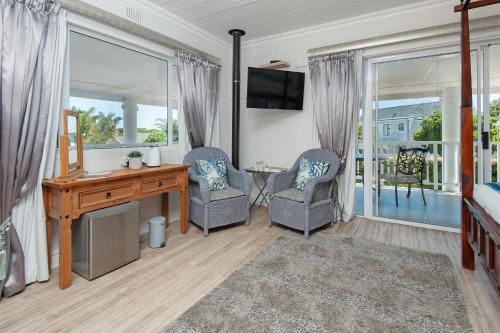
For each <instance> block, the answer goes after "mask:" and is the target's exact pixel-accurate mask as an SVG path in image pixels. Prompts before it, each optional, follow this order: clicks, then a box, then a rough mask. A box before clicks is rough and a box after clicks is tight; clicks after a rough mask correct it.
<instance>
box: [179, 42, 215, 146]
mask: <svg viewBox="0 0 500 333" xmlns="http://www.w3.org/2000/svg"><path fill="white" fill-rule="evenodd" d="M176 63H177V75H178V80H179V86H180V90H181V95H182V107H183V112H184V119H185V122H186V128H187V131H188V137H189V142H190V144H191V147H192V148H193V149H194V148H198V147H205V146H210V143H211V141H212V134H213V128H214V122H215V115H216V113H217V107H218V102H219V76H220V66H219V65H215V64H212V63H209V62H208V61H207V60H204V59H201V58H198V57H196V56H194V55H192V54H190V53H187V52H184V51H180V50H178V51H177V53H176Z"/></svg>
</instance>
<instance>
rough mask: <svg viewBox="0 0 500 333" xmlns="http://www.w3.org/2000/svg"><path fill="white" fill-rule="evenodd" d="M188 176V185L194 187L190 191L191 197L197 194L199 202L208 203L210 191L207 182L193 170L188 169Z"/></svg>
mask: <svg viewBox="0 0 500 333" xmlns="http://www.w3.org/2000/svg"><path fill="white" fill-rule="evenodd" d="M188 175H189V185H190V187H194V188H192V189H191V192H192V195H195V196H196V194H198V193H197V192H199V195H200V196H201V198H199V199H201V201H203V203H205V204H206V203H209V202H210V189H209V186H208V180H206V179H205V178H203V177H201V176H199V175H197V174H196V173H195V172H194V171H193V170H191V169H189V171H188Z"/></svg>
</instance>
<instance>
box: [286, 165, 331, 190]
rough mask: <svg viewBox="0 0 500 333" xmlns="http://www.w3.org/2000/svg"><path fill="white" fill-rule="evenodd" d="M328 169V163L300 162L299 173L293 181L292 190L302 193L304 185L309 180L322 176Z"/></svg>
mask: <svg viewBox="0 0 500 333" xmlns="http://www.w3.org/2000/svg"><path fill="white" fill-rule="evenodd" d="M329 168H330V162H320V161H316V160H307V159H305V158H303V159H301V160H300V164H299V171H298V172H297V177H295V180H294V181H293V185H292V186H293V188H295V189H297V190H301V191H304V188H305V187H306V183H307V181H308V180H309V179H312V178H320V177H322V176H324V175H325V174H326V173H327V172H328V169H329Z"/></svg>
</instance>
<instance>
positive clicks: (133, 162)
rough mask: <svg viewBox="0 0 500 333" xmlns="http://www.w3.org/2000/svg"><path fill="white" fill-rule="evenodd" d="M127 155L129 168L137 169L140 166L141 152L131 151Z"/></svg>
mask: <svg viewBox="0 0 500 333" xmlns="http://www.w3.org/2000/svg"><path fill="white" fill-rule="evenodd" d="M127 156H128V168H129V169H132V170H137V169H140V168H142V153H141V152H140V151H131V152H130V153H128V155H127Z"/></svg>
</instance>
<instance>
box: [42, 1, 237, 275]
mask: <svg viewBox="0 0 500 333" xmlns="http://www.w3.org/2000/svg"><path fill="white" fill-rule="evenodd" d="M83 1H85V2H87V3H89V4H91V5H93V6H95V7H99V8H100V9H103V10H106V11H108V12H111V13H113V14H115V15H118V16H121V17H124V18H126V17H125V10H126V7H127V6H130V7H132V8H133V9H136V10H139V11H140V12H141V13H142V21H143V25H144V26H145V27H147V28H149V29H152V30H155V31H157V32H159V33H162V34H164V35H166V36H168V37H170V38H173V39H175V40H178V41H180V42H182V43H184V44H187V45H190V46H192V47H194V48H196V49H198V50H200V51H203V52H205V53H207V54H210V55H212V56H215V57H217V58H219V59H220V64H221V65H222V70H221V92H220V103H219V117H218V122H219V123H218V124H216V127H215V128H216V130H217V129H218V128H222V129H224V128H227V127H228V126H229V128H230V124H231V118H230V113H231V110H230V100H229V91H230V88H231V82H230V73H231V66H232V65H231V62H230V59H231V47H230V46H231V45H230V43H228V42H226V41H222V40H220V39H217V38H215V37H214V36H211V35H208V34H206V33H204V32H203V31H201V30H199V29H198V28H196V27H194V26H192V25H190V24H189V23H187V22H184V21H183V20H181V19H179V18H177V17H175V16H172V15H171V14H170V13H168V12H166V11H164V10H163V9H161V8H159V7H157V6H155V5H152V4H150V3H148V2H147V1H145V0H106V1H103V0H83ZM77 21H78V25H84V27H85V28H87V29H90V30H100V31H99V32H102V33H106V31H107V29H99V28H97V26H99V24H98V23H92V22H88V21H89V20H86V19H78V20H77ZM86 21H87V22H86ZM70 23H71V22H70ZM132 39H133V40H134V42H137V41H138V40H140V38H135V37H134V38H132ZM125 41H126V42H130V41H128V40H125ZM139 43H140V44H143V45H139V46H142V47H145V48H148V47H150V46H151V42H148V41H144V42H139ZM217 131H218V130H217ZM230 140H231V132H230V131H228V130H221V131H220V132H219V131H218V132H217V133H216V134H215V139H214V141H215V144H216V145H219V146H220V147H221V148H222V149H224V150H225V151H226V152H229V151H230V149H231V145H230ZM131 150H140V151H143V152H144V153H145V152H146V151H147V148H144V149H137V148H134V149H131V148H127V149H125V148H120V149H95V150H85V151H84V169H85V170H86V171H88V172H99V171H109V170H116V169H120V168H121V164H122V162H123V160H124V159H125V157H126V155H127V153H128V152H129V151H131ZM182 158H183V156H179V150H178V149H177V148H176V147H175V146H172V147H162V148H161V161H162V163H180V162H181V161H182ZM58 160H59V159H58ZM160 203H161V198H160V196H156V197H151V198H147V199H144V200H141V208H140V218H141V233H146V232H147V220H148V219H149V218H151V217H153V216H158V215H160V214H161V205H160ZM169 208H170V214H169V215H170V216H169V220H170V221H176V220H178V219H179V214H180V211H179V195H178V194H177V193H172V194H171V195H170V205H169ZM54 230H55V234H54V237H53V244H52V249H53V250H52V266H53V267H57V266H58V265H59V260H58V257H59V244H58V241H59V237H58V234H57V228H54Z"/></svg>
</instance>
